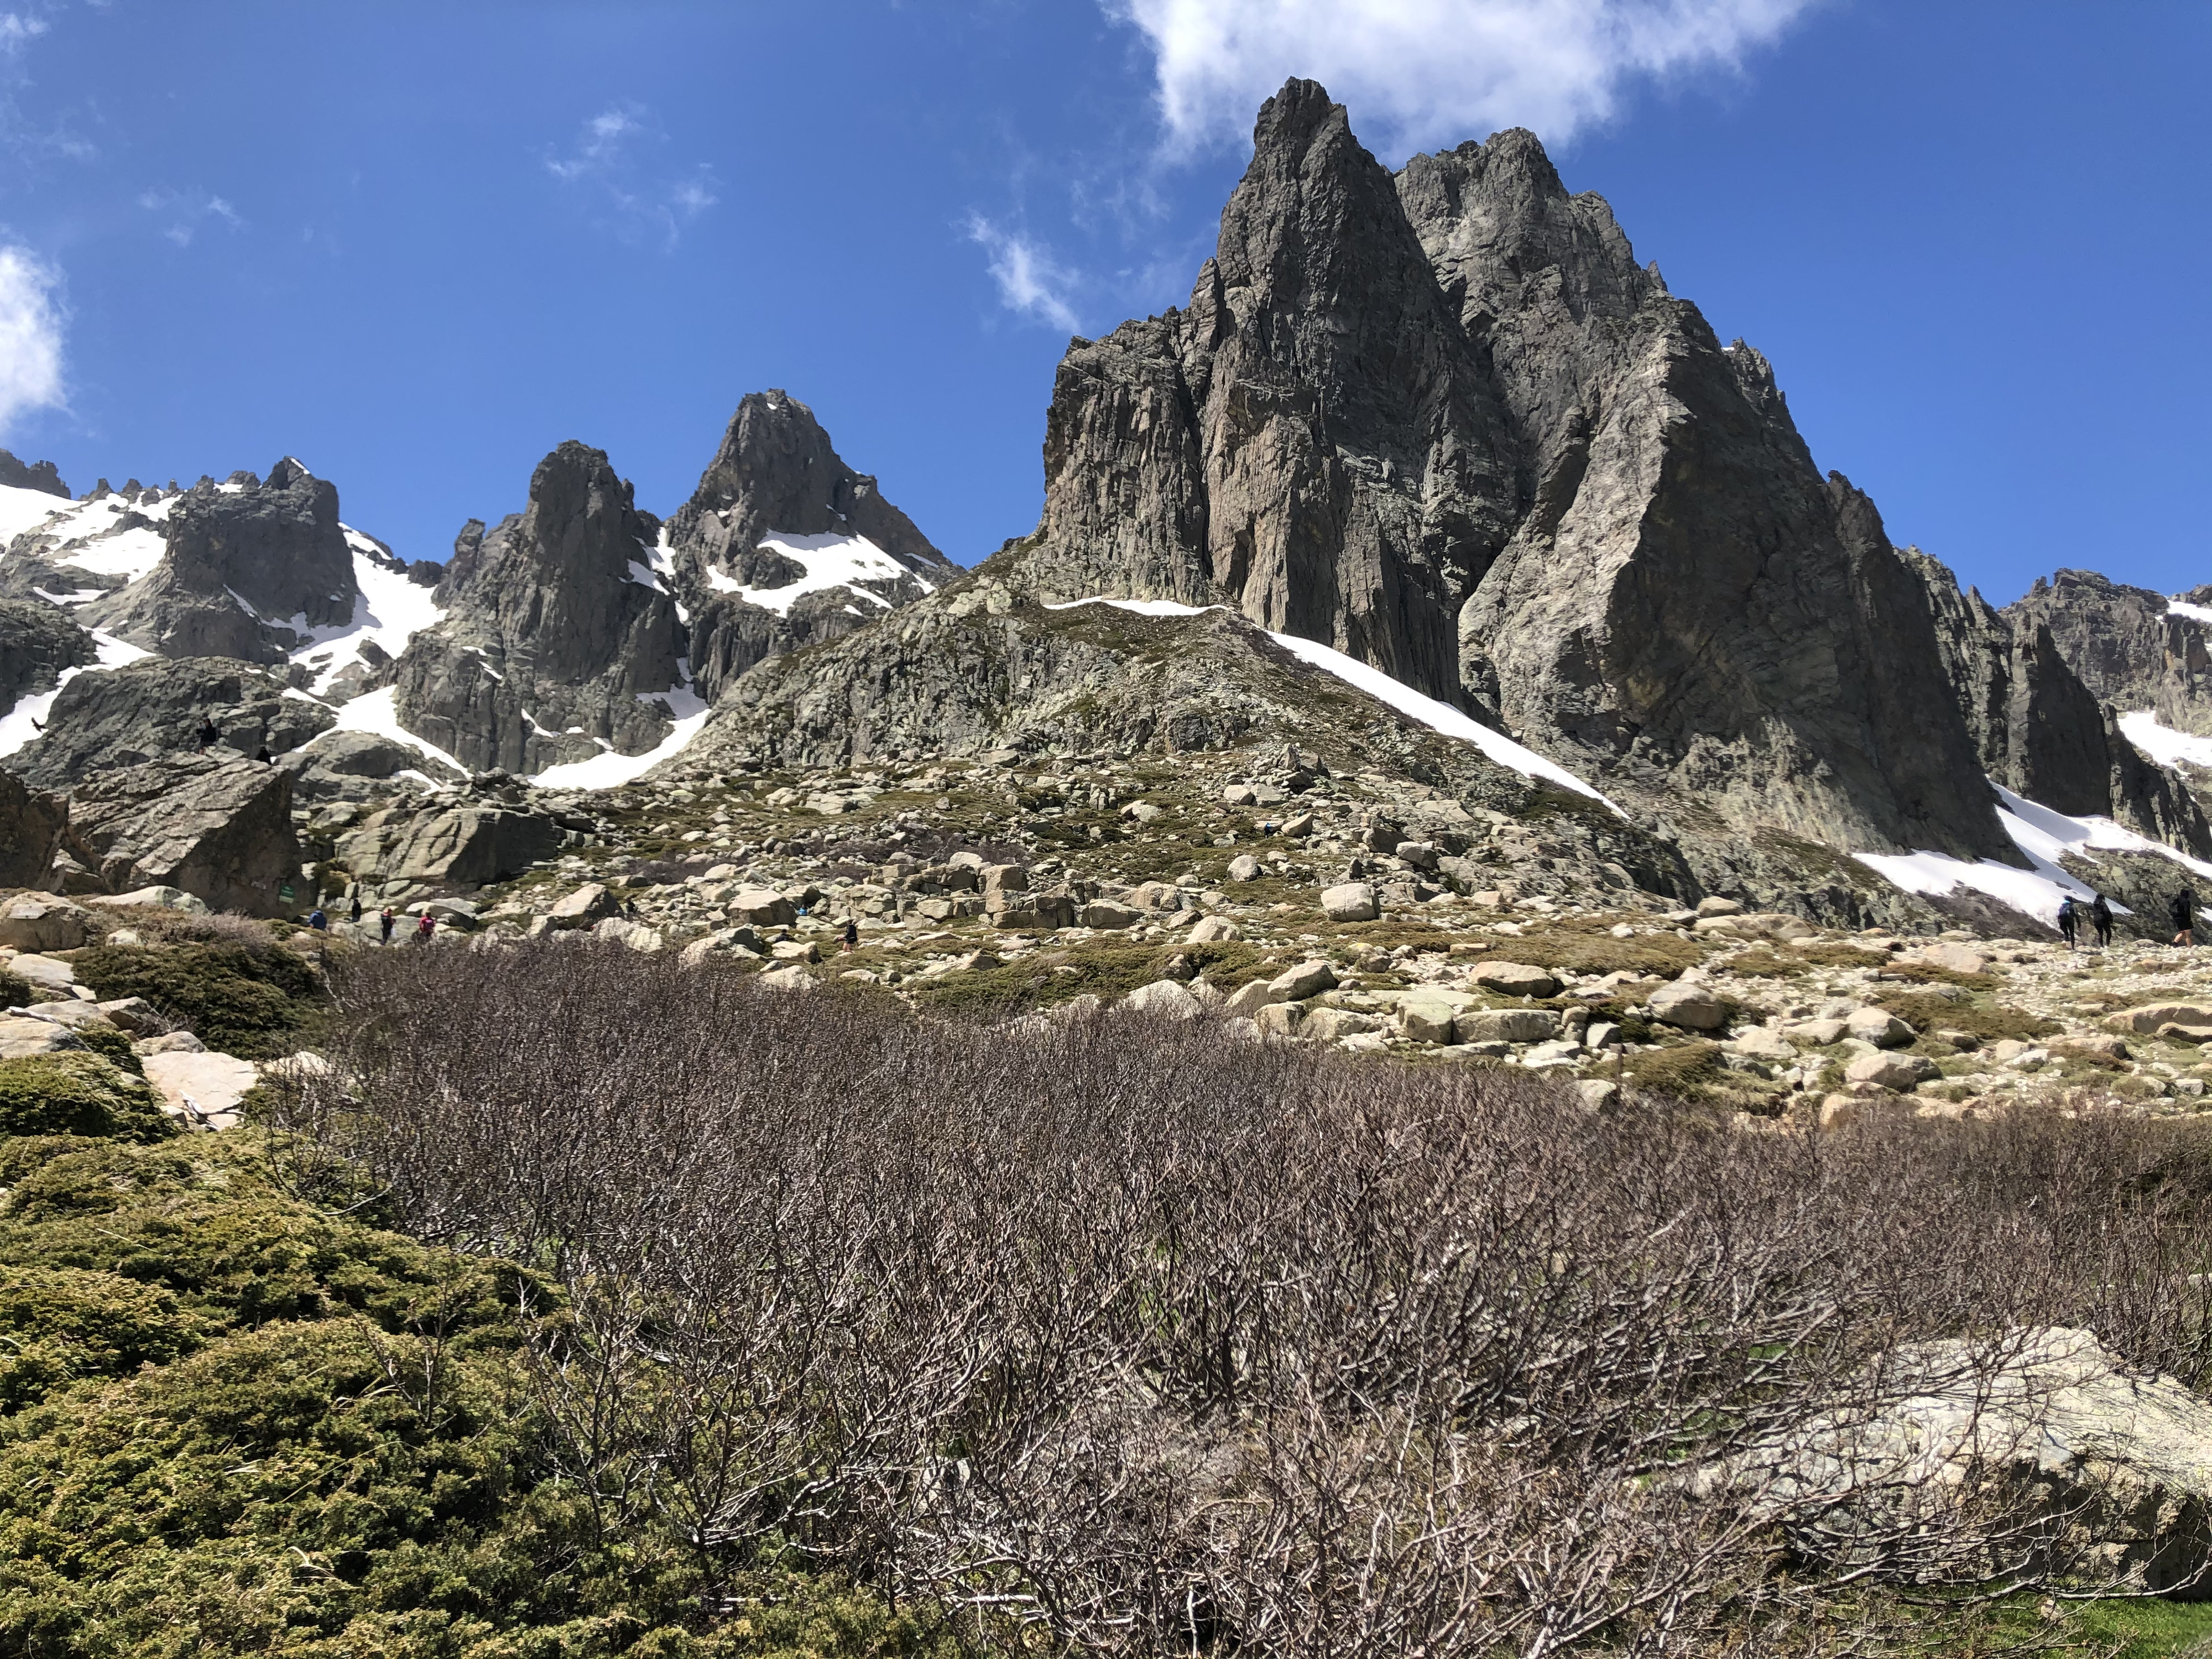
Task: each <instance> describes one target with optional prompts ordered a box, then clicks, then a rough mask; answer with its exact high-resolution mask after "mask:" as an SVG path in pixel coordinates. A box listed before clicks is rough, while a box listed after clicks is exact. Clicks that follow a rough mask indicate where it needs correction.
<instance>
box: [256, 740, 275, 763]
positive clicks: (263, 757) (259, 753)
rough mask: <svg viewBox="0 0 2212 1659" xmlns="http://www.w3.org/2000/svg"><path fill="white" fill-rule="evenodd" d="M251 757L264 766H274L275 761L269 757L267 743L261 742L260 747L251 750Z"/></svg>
mask: <svg viewBox="0 0 2212 1659" xmlns="http://www.w3.org/2000/svg"><path fill="white" fill-rule="evenodd" d="M253 758H254V759H256V760H258V761H259V762H260V763H262V764H263V765H264V766H274V765H275V764H276V762H275V761H273V760H271V759H270V757H269V745H268V744H265V743H264V744H262V745H261V747H260V748H258V749H257V750H254V751H253Z"/></svg>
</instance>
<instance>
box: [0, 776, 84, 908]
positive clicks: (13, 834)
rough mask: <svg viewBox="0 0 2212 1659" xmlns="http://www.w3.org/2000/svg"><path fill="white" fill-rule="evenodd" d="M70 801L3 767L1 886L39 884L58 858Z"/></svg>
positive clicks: (0, 783)
mask: <svg viewBox="0 0 2212 1659" xmlns="http://www.w3.org/2000/svg"><path fill="white" fill-rule="evenodd" d="M68 821H69V806H68V803H67V802H66V801H64V799H63V798H62V797H61V796H60V795H58V794H53V793H49V792H47V791H46V790H40V789H33V788H32V787H29V786H28V785H27V784H26V783H25V782H24V781H23V780H22V779H21V778H19V777H17V776H16V775H15V774H14V773H13V772H9V771H0V887H39V886H43V885H44V884H46V872H47V871H48V870H49V869H50V868H51V867H52V865H53V861H54V848H55V847H56V846H57V845H58V844H59V842H60V841H61V834H62V826H63V825H64V823H67V822H68Z"/></svg>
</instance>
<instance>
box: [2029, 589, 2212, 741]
mask: <svg viewBox="0 0 2212 1659" xmlns="http://www.w3.org/2000/svg"><path fill="white" fill-rule="evenodd" d="M2181 602H2182V603H2183V604H2184V605H2193V606H2195V607H2197V608H2200V609H2202V608H2205V607H2212V588H2197V589H2196V590H2194V591H2193V592H2190V593H2188V594H2186V595H2185V596H2184V597H2183V599H2182V601H2181ZM2171 603H2172V602H2171V601H2169V600H2168V599H2166V595H2164V594H2163V593H2154V592H2151V591H2150V590H2149V589H2148V588H2147V587H2130V586H2126V585H2125V584H2124V583H2121V582H2115V581H2111V580H2106V578H2105V577H2103V576H2100V575H2099V574H2096V572H2094V571H2093V570H2062V571H2060V572H2058V574H2056V575H2055V576H2052V577H2051V579H2050V580H2047V581H2046V580H2044V579H2043V578H2041V577H2038V578H2037V579H2036V582H2035V586H2033V587H2032V588H2030V589H2029V590H2028V591H2027V593H2026V594H2024V595H2022V596H2021V598H2020V599H2015V601H2013V603H2012V604H2010V605H2007V606H2006V607H2005V611H2004V614H2005V615H2006V616H2007V617H2009V618H2010V619H2012V620H2013V621H2014V622H2015V623H2016V624H2027V625H2035V624H2040V625H2042V626H2044V627H2046V628H2048V629H2050V630H2051V640H2052V641H2053V642H2054V643H2055V645H2056V646H2057V650H2058V652H2059V654H2060V655H2062V656H2063V657H2064V658H2065V659H2066V660H2067V661H2068V662H2069V663H2070V664H2071V665H2073V668H2074V671H2075V673H2077V674H2079V675H2080V676H2081V679H2082V681H2083V683H2084V684H2087V686H2088V687H2089V688H2090V689H2091V690H2093V691H2094V692H2095V693H2096V694H2097V696H2100V697H2102V698H2103V699H2104V700H2105V701H2106V702H2109V703H2112V705H2113V706H2114V707H2116V708H2119V709H2120V710H2121V711H2122V712H2124V713H2132V712H2133V711H2134V710H2136V709H2138V708H2148V709H2149V710H2150V711H2151V712H2152V713H2154V714H2156V715H2157V716H2158V719H2159V723H2160V725H2162V726H2172V727H2173V728H2174V729H2175V730H2176V731H2178V732H2201V733H2207V734H2212V650H2208V636H2212V626H2208V624H2207V621H2206V619H2205V617H2193V616H2191V615H2189V614H2188V612H2186V611H2177V610H2173V609H2171V608H2170V605H2171Z"/></svg>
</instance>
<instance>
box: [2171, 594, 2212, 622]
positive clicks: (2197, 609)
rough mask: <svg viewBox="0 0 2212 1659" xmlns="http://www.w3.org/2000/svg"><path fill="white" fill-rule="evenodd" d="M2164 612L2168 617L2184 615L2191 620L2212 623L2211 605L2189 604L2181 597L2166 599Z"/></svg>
mask: <svg viewBox="0 0 2212 1659" xmlns="http://www.w3.org/2000/svg"><path fill="white" fill-rule="evenodd" d="M2166 615H2167V616H2169V617H2188V618H2189V619H2190V620H2191V621H2192V622H2201V623H2212V605H2191V604H2189V603H2188V602H2187V601H2186V600H2183V599H2168V600H2167V601H2166Z"/></svg>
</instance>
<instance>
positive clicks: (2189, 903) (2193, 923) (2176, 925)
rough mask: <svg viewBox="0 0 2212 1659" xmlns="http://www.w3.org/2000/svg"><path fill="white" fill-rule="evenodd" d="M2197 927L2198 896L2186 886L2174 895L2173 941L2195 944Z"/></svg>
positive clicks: (2180, 943)
mask: <svg viewBox="0 0 2212 1659" xmlns="http://www.w3.org/2000/svg"><path fill="white" fill-rule="evenodd" d="M2196 928H2197V896H2196V895H2195V894H2194V893H2192V892H2191V891H2190V890H2188V889H2187V888H2186V887H2185V888H2183V889H2182V890H2180V891H2179V892H2178V893H2176V894H2175V895H2174V896H2173V942H2174V943H2175V944H2176V945H2194V944H2195V943H2196V942H2197V939H2196Z"/></svg>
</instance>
